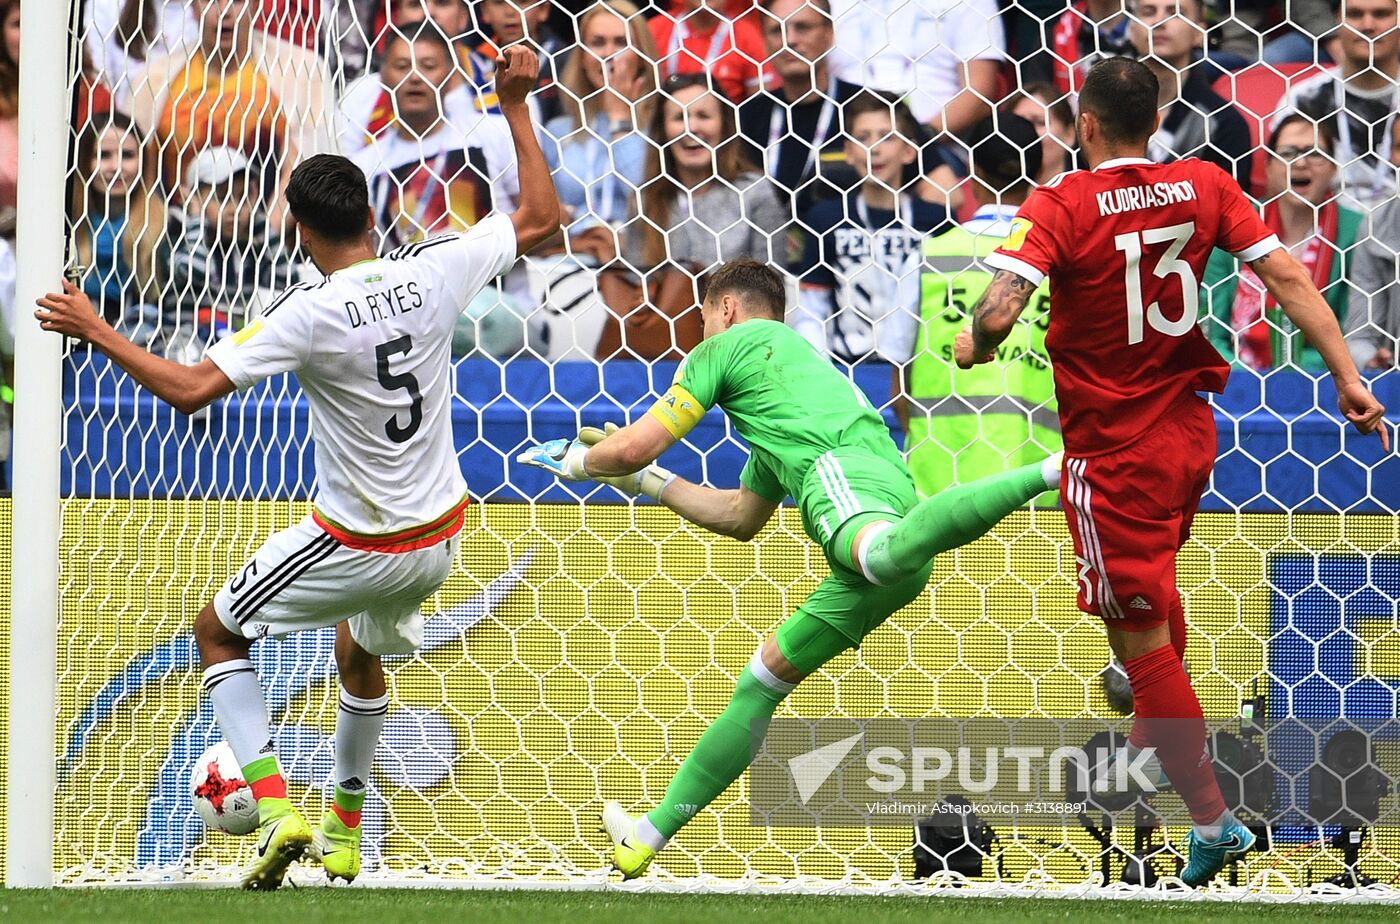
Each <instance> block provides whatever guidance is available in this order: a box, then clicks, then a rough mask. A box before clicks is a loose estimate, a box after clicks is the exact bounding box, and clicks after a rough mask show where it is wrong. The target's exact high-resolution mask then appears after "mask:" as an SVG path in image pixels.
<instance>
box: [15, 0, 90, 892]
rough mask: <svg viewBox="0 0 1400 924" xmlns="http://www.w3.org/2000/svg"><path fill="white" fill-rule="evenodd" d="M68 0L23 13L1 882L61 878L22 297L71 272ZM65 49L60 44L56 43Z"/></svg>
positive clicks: (57, 398) (42, 337)
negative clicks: (19, 538)
mask: <svg viewBox="0 0 1400 924" xmlns="http://www.w3.org/2000/svg"><path fill="white" fill-rule="evenodd" d="M77 2H78V0H74V2H70V3H26V4H24V6H23V8H22V10H21V13H20V16H21V19H20V30H21V34H20V60H21V61H23V62H24V65H23V66H22V67H21V68H20V72H19V90H20V103H21V105H20V109H19V149H20V165H19V200H18V205H17V213H18V214H17V218H16V228H15V239H16V245H15V246H16V261H17V263H18V265H19V274H18V280H17V282H16V287H15V304H16V315H17V322H18V323H17V324H16V330H15V405H14V408H15V416H14V432H15V433H16V435H22V437H21V438H20V439H16V440H15V441H14V465H13V473H14V481H13V485H12V489H13V495H14V505H13V519H12V522H13V523H23V524H24V541H23V542H13V541H12V543H11V545H12V552H11V567H12V571H11V575H12V577H13V576H20V575H22V576H23V577H22V579H20V580H13V581H12V584H13V592H12V601H13V603H12V606H11V612H10V639H9V643H10V664H9V670H10V674H9V697H10V703H9V707H10V716H9V718H10V725H9V735H8V738H7V743H6V744H7V750H8V755H7V766H6V770H7V776H6V789H7V792H6V799H7V812H6V826H7V830H6V837H5V854H6V856H5V884H6V885H7V886H8V887H10V888H48V887H51V886H52V885H53V884H54V869H53V866H54V863H53V858H54V847H53V838H54V807H55V801H54V800H55V797H56V786H57V733H56V721H57V719H56V713H57V702H58V612H59V611H58V534H59V439H60V432H61V427H62V423H63V410H62V405H63V375H62V365H61V354H62V349H63V341H62V340H61V339H60V338H59V337H55V336H53V335H52V334H50V333H48V332H46V331H43V330H41V329H40V328H39V325H38V324H34V323H26V322H27V318H26V314H27V311H26V309H25V307H24V306H27V305H33V304H34V301H35V299H37V298H39V297H40V296H42V295H43V294H44V293H45V292H49V291H52V290H53V288H54V287H55V286H56V285H57V284H58V280H59V279H61V278H62V276H63V263H64V252H65V244H64V241H65V234H66V232H65V216H64V199H65V196H64V181H65V177H66V175H67V170H68V148H69V138H70V135H71V132H70V131H69V127H68V121H69V120H68V117H67V113H69V112H70V111H71V109H72V107H71V105H70V99H71V97H70V95H69V94H70V92H71V87H70V85H69V83H70V80H71V79H72V74H74V73H75V72H76V69H75V68H73V67H71V66H70V65H71V62H72V58H73V49H74V48H75V47H76V43H75V42H74V38H73V29H72V24H73V23H74V21H75V17H74V16H73V12H74V10H75V9H76V7H77ZM59 49H62V50H63V52H62V54H58V53H56V52H57V51H58V50H59Z"/></svg>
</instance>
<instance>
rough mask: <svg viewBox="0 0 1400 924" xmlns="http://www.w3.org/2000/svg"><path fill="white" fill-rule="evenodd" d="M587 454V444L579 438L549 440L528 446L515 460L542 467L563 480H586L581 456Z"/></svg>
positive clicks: (586, 474)
mask: <svg viewBox="0 0 1400 924" xmlns="http://www.w3.org/2000/svg"><path fill="white" fill-rule="evenodd" d="M587 454H588V446H587V445H586V444H584V443H583V442H581V441H579V440H550V441H549V442H547V443H537V444H536V445H534V446H531V447H529V448H528V449H526V450H525V451H524V452H522V453H521V454H520V455H518V456H516V457H515V461H517V462H519V463H521V464H522V465H529V466H533V467H534V468H541V469H544V470H545V471H547V472H549V473H550V474H551V475H553V476H555V477H556V478H562V479H564V480H565V481H586V480H588V477H589V476H588V472H587V471H586V470H585V469H584V467H583V457H584V456H585V455H587Z"/></svg>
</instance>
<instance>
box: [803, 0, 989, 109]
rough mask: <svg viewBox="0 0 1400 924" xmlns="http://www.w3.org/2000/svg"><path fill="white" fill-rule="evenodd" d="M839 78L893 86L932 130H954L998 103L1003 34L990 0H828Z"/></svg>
mask: <svg viewBox="0 0 1400 924" xmlns="http://www.w3.org/2000/svg"><path fill="white" fill-rule="evenodd" d="M831 11H832V16H833V18H834V20H835V22H836V50H835V52H834V53H833V54H832V61H831V68H832V70H833V71H834V72H835V74H836V76H837V77H840V78H841V79H842V80H847V81H850V82H851V83H854V84H859V85H860V86H862V87H868V88H870V89H872V90H884V91H886V92H889V93H893V94H895V95H896V96H898V97H900V98H901V99H903V100H904V101H905V103H906V104H907V105H908V106H909V108H910V109H911V110H913V112H914V116H915V117H916V118H917V119H918V120H919V121H920V122H921V123H923V124H924V125H926V126H928V127H929V130H930V131H931V132H932V133H933V135H934V137H937V136H939V135H942V134H943V133H944V132H948V133H950V134H953V135H957V134H960V133H961V132H963V131H965V130H967V129H968V128H970V127H972V126H973V125H975V124H977V123H978V122H980V121H981V120H982V119H983V118H984V117H986V116H987V115H988V114H989V113H990V112H991V110H992V107H993V106H995V105H996V104H997V103H998V102H999V95H998V91H997V81H998V78H999V75H1000V72H1001V64H1002V62H1003V61H1004V60H1005V59H1006V36H1005V34H1004V32H1003V30H1002V25H1001V17H1000V13H999V12H998V11H997V5H996V2H995V0H961V2H958V3H948V2H946V0H833V2H832V4H831Z"/></svg>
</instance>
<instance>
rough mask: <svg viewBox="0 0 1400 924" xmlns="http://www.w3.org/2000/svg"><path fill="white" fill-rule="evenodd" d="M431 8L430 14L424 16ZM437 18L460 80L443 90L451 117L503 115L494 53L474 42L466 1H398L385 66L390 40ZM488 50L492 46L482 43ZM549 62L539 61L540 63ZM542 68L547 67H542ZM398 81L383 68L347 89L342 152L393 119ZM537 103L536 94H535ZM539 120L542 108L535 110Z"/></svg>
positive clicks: (467, 119) (361, 144) (350, 151)
mask: <svg viewBox="0 0 1400 924" xmlns="http://www.w3.org/2000/svg"><path fill="white" fill-rule="evenodd" d="M424 11H427V12H428V13H430V14H431V16H429V17H426V18H425V16H424ZM423 22H430V23H433V24H434V25H435V26H436V27H437V29H438V31H440V32H441V33H442V34H443V35H444V36H445V37H446V38H447V39H448V40H449V43H450V44H451V47H452V49H453V52H452V54H453V60H454V62H455V64H456V66H457V68H458V69H459V70H460V72H461V75H462V79H458V80H454V81H453V82H452V84H451V87H450V89H447V90H445V91H444V94H443V100H442V107H443V111H445V112H446V113H447V118H448V121H450V122H453V123H458V122H460V123H462V124H464V125H466V124H471V123H473V122H475V121H476V115H477V113H481V112H489V113H492V114H499V113H500V111H501V109H500V106H499V105H498V104H497V101H496V95H495V90H494V89H492V87H493V80H494V77H493V74H494V73H495V66H496V65H495V58H494V57H493V56H492V54H494V53H492V54H487V53H486V52H485V51H483V50H481V47H479V46H477V45H475V44H474V43H473V41H472V39H473V35H474V33H473V31H472V18H471V9H470V8H469V7H468V6H467V4H466V0H394V2H393V3H392V4H391V5H390V7H389V25H388V29H387V30H386V32H385V34H384V47H383V48H382V49H381V50H380V54H379V60H378V63H379V65H380V66H381V67H382V66H383V62H384V59H385V57H386V56H387V55H388V51H389V45H391V44H392V43H393V42H394V41H395V39H397V38H398V37H399V36H402V35H406V34H408V33H409V31H411V30H417V29H418V28H420V24H421V23H423ZM483 45H484V46H485V47H486V48H487V49H489V48H490V47H491V46H489V45H487V44H486V43H483ZM545 65H546V62H545V60H544V59H543V58H541V60H540V67H541V68H544V67H545ZM542 73H543V71H542ZM393 91H394V85H393V83H391V82H390V81H389V79H388V78H387V77H386V75H385V74H384V73H383V72H382V71H372V72H370V73H368V74H365V75H364V76H363V77H361V78H360V79H358V80H356V81H355V82H353V83H351V84H350V85H349V86H348V87H346V88H345V93H344V95H343V96H342V97H341V100H340V112H339V124H338V126H337V130H338V132H339V135H340V153H342V154H344V155H345V156H346V157H353V156H355V154H356V153H358V152H359V151H362V150H364V148H365V146H366V145H367V144H369V142H370V139H371V138H373V137H375V136H376V135H378V134H379V133H380V132H381V131H383V129H384V127H385V126H387V125H389V124H390V123H391V122H393V120H394V93H393ZM532 105H533V98H532ZM535 115H536V121H537V122H538V121H539V115H538V112H536V113H535Z"/></svg>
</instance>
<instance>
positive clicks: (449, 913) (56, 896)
mask: <svg viewBox="0 0 1400 924" xmlns="http://www.w3.org/2000/svg"><path fill="white" fill-rule="evenodd" d="M376 917H377V918H378V919H379V920H381V921H386V922H393V924H416V922H423V924H444V922H445V921H454V920H460V921H463V922H469V924H496V922H500V924H520V922H522V921H527V922H531V924H548V922H553V921H567V922H569V924H593V922H600V924H635V922H638V921H656V922H662V921H664V922H667V924H671V922H677V924H679V922H696V924H700V922H704V924H717V922H726V921H739V920H743V919H750V920H755V921H761V922H762V924H826V922H832V924H837V922H839V924H846V922H851V921H859V922H860V924H885V922H900V924H903V922H910V924H914V922H917V924H928V922H931V921H936V922H938V924H958V922H968V924H982V922H993V921H996V922H1000V921H1007V922H1015V924H1036V922H1051V921H1054V922H1061V921H1063V922H1072V924H1096V922H1100V921H1102V922H1122V924H1157V922H1163V924H1168V922H1171V924H1175V922H1182V924H1185V922H1188V921H1200V920H1201V919H1203V918H1204V919H1207V920H1209V921H1210V922H1211V924H1258V922H1261V921H1264V922H1268V921H1278V922H1282V921H1285V920H1289V921H1295V922H1300V924H1301V922H1309V921H1324V920H1325V921H1348V922H1353V921H1354V922H1370V921H1394V920H1396V911H1395V909H1394V908H1392V907H1387V906H1385V905H1317V904H1313V905H1306V904H1299V903H1290V904H1287V905H1263V904H1247V905H1246V904H1225V903H1221V902H1211V903H1209V904H1203V903H1199V902H1142V901H1127V900H1111V901H1076V900H1065V899H949V898H928V899H924V898H913V897H893V898H879V897H869V898H864V897H845V896H831V897H827V896H804V895H648V894H638V893H620V892H562V891H549V892H524V891H509V892H489V891H472V890H456V891H454V890H428V889H398V890H380V889H300V890H297V889H283V890H282V891H279V892H275V893H261V894H260V893H247V892H239V891H235V890H230V889H218V890H207V889H112V890H100V889H59V890H0V920H11V921H24V922H29V921H36V922H39V921H85V922H86V921H98V922H102V924H109V922H111V924H115V922H123V921H131V922H139V924H166V922H170V924H176V922H178V924H189V922H191V921H198V922H200V924H210V922H222V921H239V922H247V921H276V920H284V919H289V920H293V921H295V922H296V924H318V922H322V921H325V922H335V924H351V922H355V921H364V920H373V919H374V918H376Z"/></svg>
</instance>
